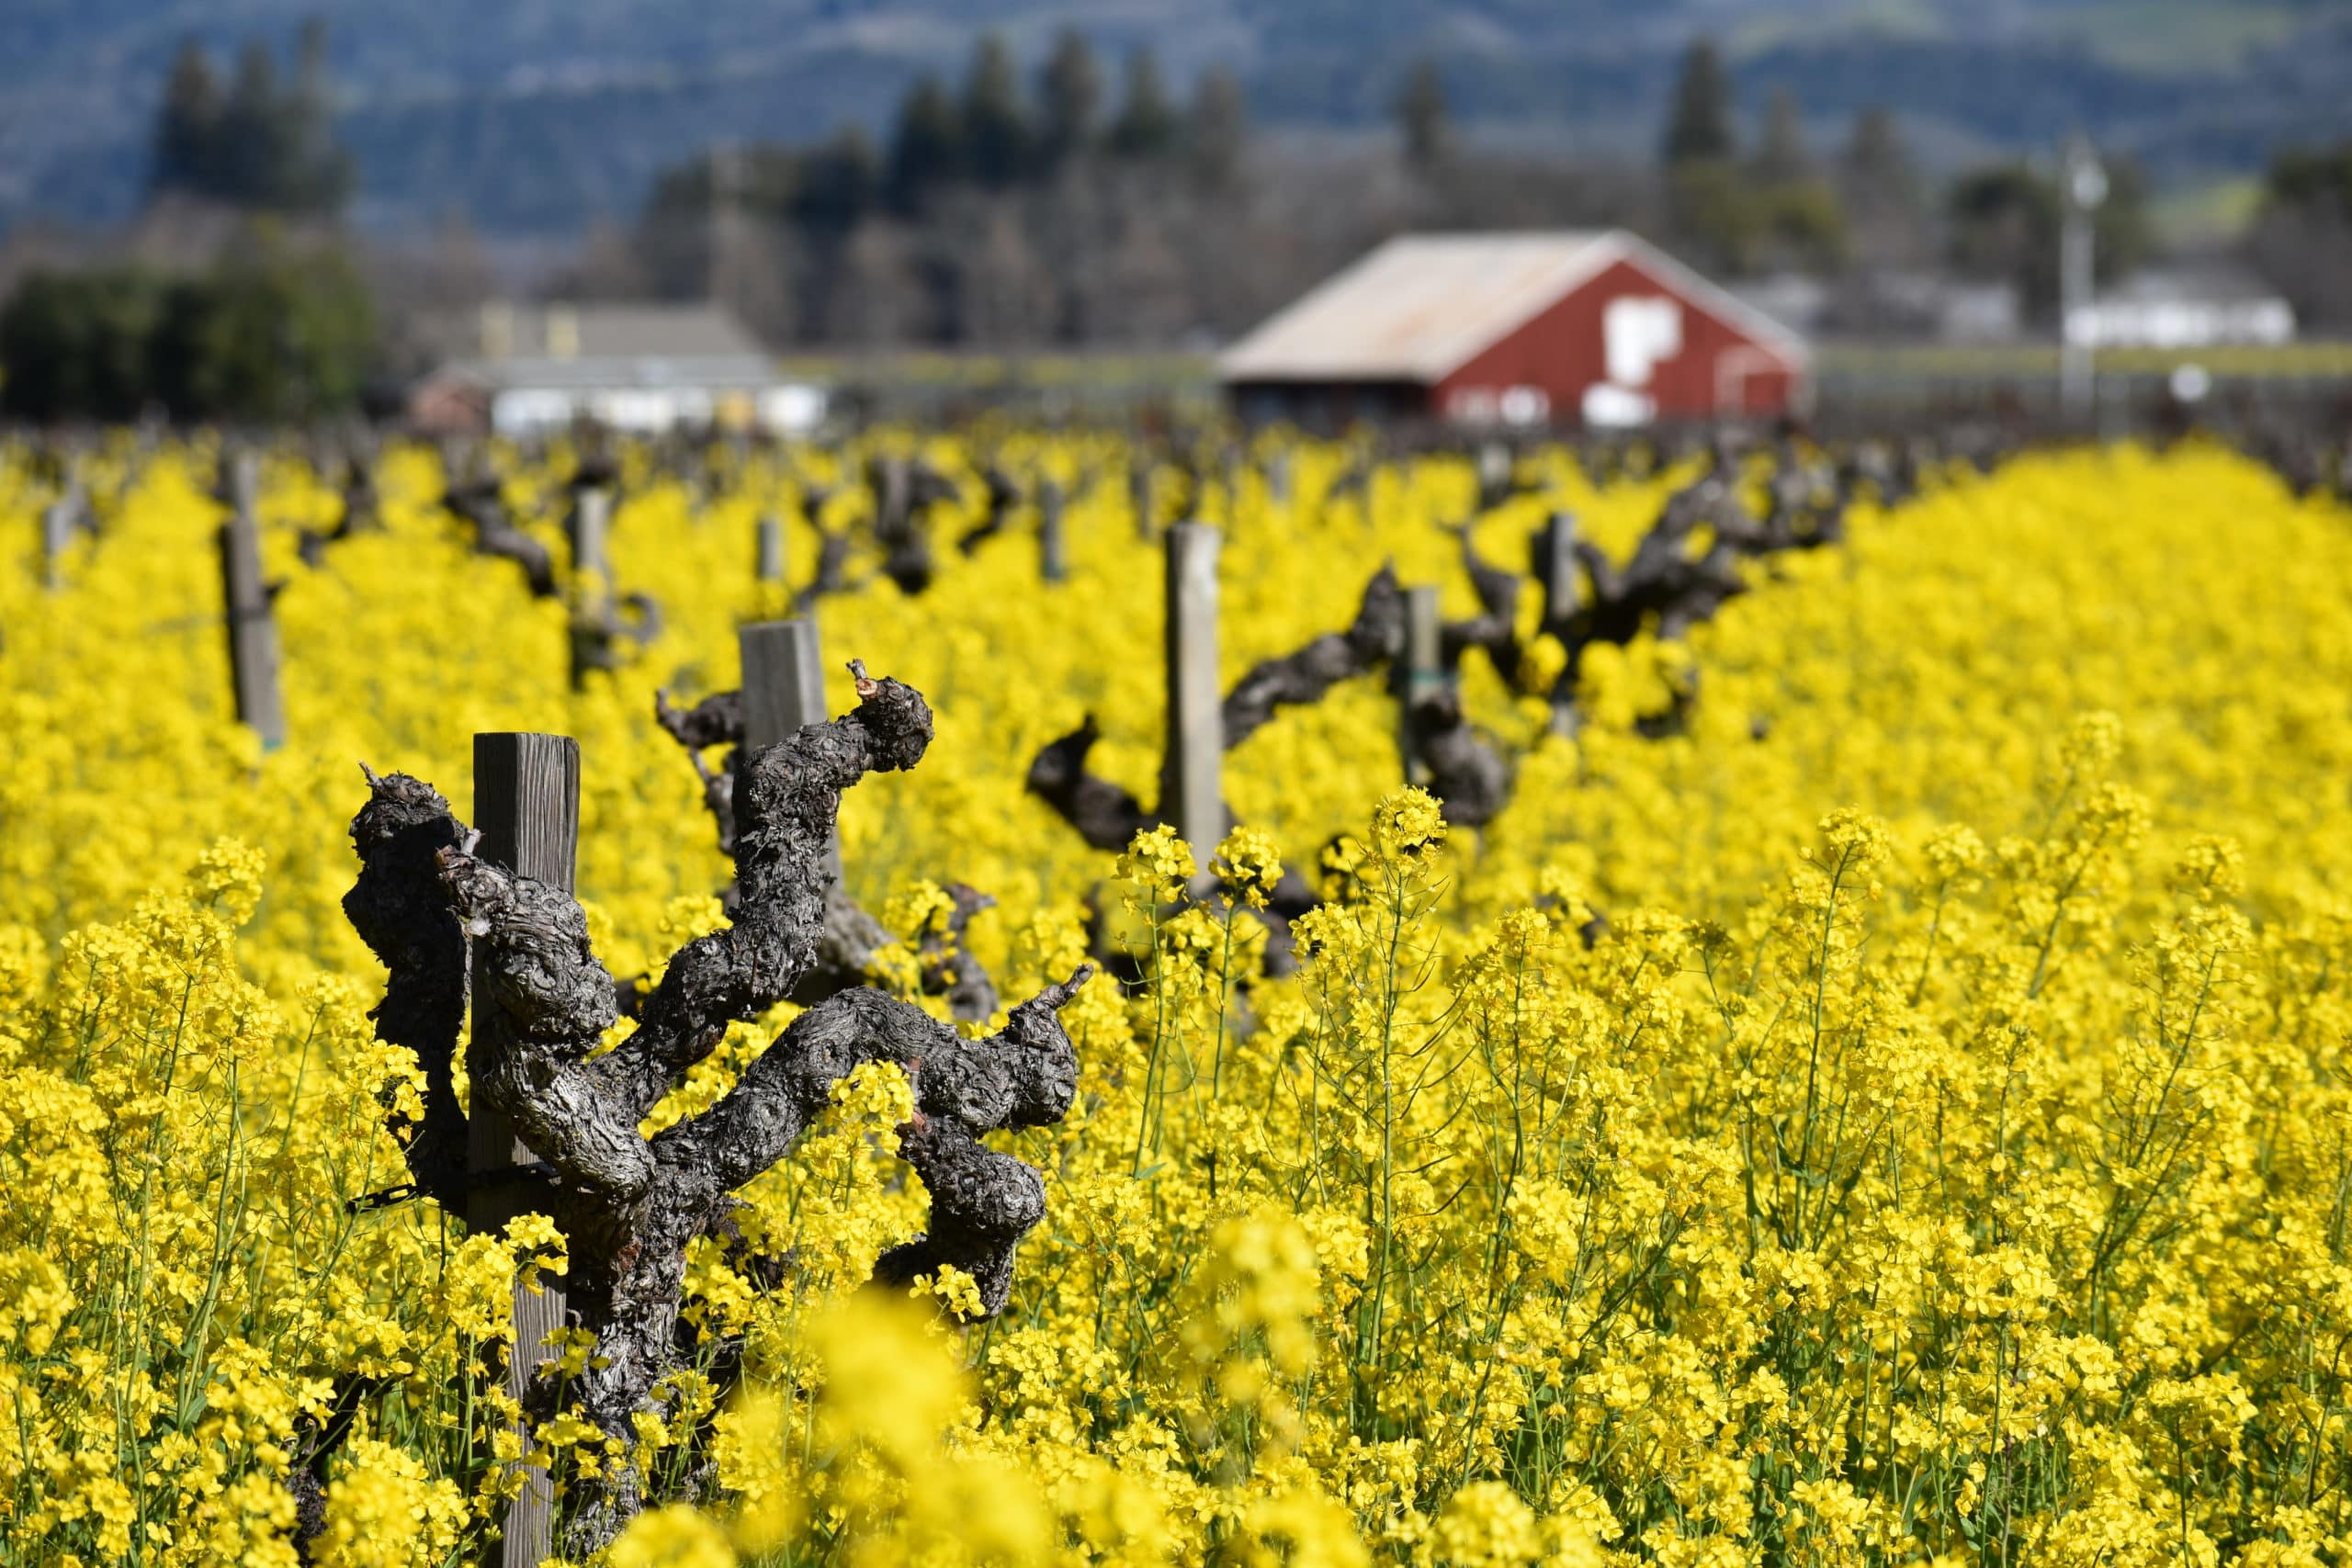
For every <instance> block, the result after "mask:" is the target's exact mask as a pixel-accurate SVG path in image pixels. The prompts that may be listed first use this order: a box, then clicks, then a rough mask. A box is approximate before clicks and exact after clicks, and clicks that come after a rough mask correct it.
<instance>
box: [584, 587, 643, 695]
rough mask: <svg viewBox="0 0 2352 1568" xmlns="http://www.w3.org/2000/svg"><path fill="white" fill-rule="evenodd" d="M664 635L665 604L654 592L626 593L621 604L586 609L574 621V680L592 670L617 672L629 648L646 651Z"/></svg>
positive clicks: (612, 603) (613, 602) (615, 602)
mask: <svg viewBox="0 0 2352 1568" xmlns="http://www.w3.org/2000/svg"><path fill="white" fill-rule="evenodd" d="M661 635H662V605H661V602H660V601H658V600H656V599H655V598H654V597H653V595H651V594H650V593H625V594H623V595H621V597H620V598H619V599H618V600H617V601H611V602H607V603H605V604H600V605H598V606H596V607H594V608H593V609H583V610H582V611H580V612H579V613H578V614H577V615H573V616H572V618H571V681H572V684H574V685H575V686H576V685H578V684H579V683H580V681H581V679H582V677H583V676H585V675H586V674H587V673H588V671H591V670H605V671H611V670H617V669H619V668H620V667H621V660H622V656H623V653H624V652H625V650H626V649H631V648H635V649H642V648H644V647H646V646H647V645H648V644H650V643H651V642H652V641H653V640H654V639H655V638H656V637H660V636H661Z"/></svg>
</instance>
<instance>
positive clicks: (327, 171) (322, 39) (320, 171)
mask: <svg viewBox="0 0 2352 1568" xmlns="http://www.w3.org/2000/svg"><path fill="white" fill-rule="evenodd" d="M296 62H297V63H296V69H295V74H294V86H293V90H292V91H291V92H290V93H289V94H288V96H287V98H286V100H285V102H284V103H282V104H281V105H279V106H278V109H277V119H278V127H277V141H276V145H275V147H274V148H273V152H275V153H276V155H277V168H276V169H275V170H274V171H273V176H274V177H273V179H272V182H271V183H272V185H273V186H275V189H274V190H273V191H272V193H271V194H272V197H273V199H272V200H271V201H270V202H269V203H268V204H267V205H269V206H272V207H275V208H277V209H281V210H284V211H288V212H310V213H332V212H335V211H338V210H340V209H342V207H343V204H344V201H345V198H346V197H348V196H349V195H350V194H351V185H352V167H351V155H350V153H348V152H345V150H344V149H343V148H342V147H340V146H338V145H337V144H336V142H335V140H334V103H333V101H332V99H331V97H330V96H329V93H328V86H327V63H326V62H327V30H326V24H325V23H324V22H322V21H321V20H320V19H319V18H318V17H311V18H309V19H308V20H306V21H305V22H304V23H303V24H302V33H301V40H300V45H299V47H298V48H297V51H296Z"/></svg>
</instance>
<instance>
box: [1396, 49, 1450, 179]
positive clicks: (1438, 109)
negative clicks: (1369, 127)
mask: <svg viewBox="0 0 2352 1568" xmlns="http://www.w3.org/2000/svg"><path fill="white" fill-rule="evenodd" d="M1397 129H1398V130H1401V131H1402V132H1403V133H1404V137H1405V156H1406V157H1407V158H1408V160H1410V161H1411V162H1413V163H1415V164H1421V165H1424V166H1426V165H1428V164H1434V163H1436V162H1437V161H1438V160H1439V159H1441V158H1442V157H1443V156H1444V155H1445V151H1446V144H1447V142H1448V141H1450V140H1451V139H1452V137H1451V133H1450V131H1449V130H1448V128H1447V125H1446V113H1445V85H1444V84H1443V83H1442V82H1441V81H1439V80H1438V73H1437V62H1436V61H1434V60H1431V59H1430V57H1429V56H1428V55H1423V56H1421V57H1420V58H1419V60H1417V61H1415V62H1413V68H1412V70H1411V71H1410V72H1409V73H1407V75H1406V77H1405V85H1404V87H1403V89H1402V90H1401V91H1400V92H1398V93H1397Z"/></svg>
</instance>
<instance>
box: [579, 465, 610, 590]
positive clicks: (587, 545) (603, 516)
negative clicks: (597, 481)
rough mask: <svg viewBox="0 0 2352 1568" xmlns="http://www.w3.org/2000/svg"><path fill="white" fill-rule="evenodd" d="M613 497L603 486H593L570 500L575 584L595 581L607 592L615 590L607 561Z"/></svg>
mask: <svg viewBox="0 0 2352 1568" xmlns="http://www.w3.org/2000/svg"><path fill="white" fill-rule="evenodd" d="M612 520H613V497H612V493H611V492H610V491H606V490H605V489H604V488H603V487H602V486H600V485H592V486H590V487H589V488H587V489H586V490H582V491H579V492H578V493H577V494H575V495H574V496H573V497H572V499H571V525H570V533H571V575H572V578H573V580H574V581H578V582H581V583H582V584H586V583H588V582H589V581H591V578H590V573H592V572H593V573H594V581H595V582H596V583H597V584H598V585H599V586H600V587H601V588H602V589H604V590H605V592H610V590H611V588H612V568H611V566H610V565H609V563H607V561H606V560H605V536H606V535H607V534H609V533H610V532H611V529H612Z"/></svg>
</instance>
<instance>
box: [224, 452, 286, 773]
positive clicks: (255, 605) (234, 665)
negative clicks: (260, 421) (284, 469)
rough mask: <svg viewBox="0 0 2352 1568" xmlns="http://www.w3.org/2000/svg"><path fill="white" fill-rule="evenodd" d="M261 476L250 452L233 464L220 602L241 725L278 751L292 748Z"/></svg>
mask: <svg viewBox="0 0 2352 1568" xmlns="http://www.w3.org/2000/svg"><path fill="white" fill-rule="evenodd" d="M259 472H260V465H259V463H258V462H257V461H256V460H255V458H254V455H253V454H252V453H250V452H241V453H239V454H237V455H236V457H233V458H232V459H231V460H230V465H229V475H228V480H229V482H228V497H227V499H228V502H229V520H228V521H227V522H225V523H223V524H221V525H220V601H221V611H222V615H223V616H224V619H225V624H226V626H227V628H228V634H229V681H230V687H231V690H232V693H233V694H234V695H235V698H236V705H237V722H238V723H240V724H242V725H243V726H245V727H246V728H249V729H251V730H252V731H253V732H254V734H255V735H258V736H260V737H261V745H262V750H265V751H275V750H277V749H278V748H279V747H280V746H283V745H284V744H286V705H285V702H284V699H283V697H282V696H281V694H280V693H279V691H278V685H277V664H278V658H277V622H276V621H275V620H273V619H272V618H271V616H270V613H269V590H268V588H267V586H266V585H265V584H264V583H263V581H262V580H261V531H260V528H259V526H258V525H257V524H256V523H255V521H254V494H255V493H256V491H258V490H259V488H260V486H259Z"/></svg>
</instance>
